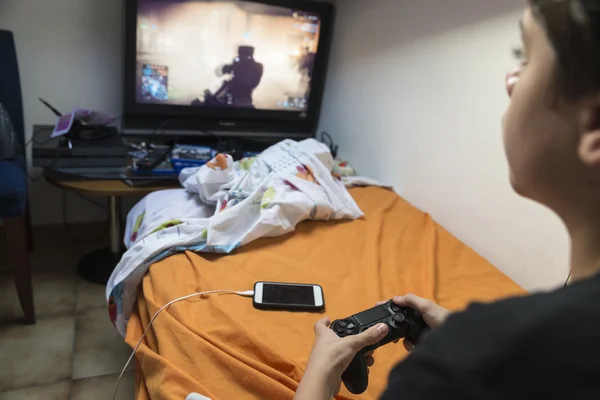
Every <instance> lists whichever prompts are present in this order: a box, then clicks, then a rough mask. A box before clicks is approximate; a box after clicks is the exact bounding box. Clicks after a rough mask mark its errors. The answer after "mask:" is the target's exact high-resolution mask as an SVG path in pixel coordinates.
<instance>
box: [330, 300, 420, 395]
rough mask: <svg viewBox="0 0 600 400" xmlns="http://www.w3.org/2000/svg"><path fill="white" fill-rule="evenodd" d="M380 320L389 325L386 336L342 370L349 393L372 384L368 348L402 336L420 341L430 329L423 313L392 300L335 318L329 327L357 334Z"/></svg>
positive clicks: (359, 392) (344, 333)
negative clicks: (347, 315) (366, 358)
mask: <svg viewBox="0 0 600 400" xmlns="http://www.w3.org/2000/svg"><path fill="white" fill-rule="evenodd" d="M380 323H384V324H386V325H387V326H388V334H387V335H386V337H385V338H383V340H381V341H380V342H379V343H376V344H374V345H372V346H368V347H365V348H364V349H362V350H361V351H359V352H358V353H357V354H356V356H355V357H354V359H352V362H351V363H350V366H349V367H348V369H346V371H344V373H343V374H342V381H344V385H345V386H346V388H347V389H348V391H350V393H353V394H361V393H363V392H364V391H365V390H367V387H368V386H369V375H368V373H369V371H368V369H367V362H366V360H365V354H366V353H367V352H369V351H373V350H375V349H377V348H378V347H381V346H383V345H386V344H388V343H390V342H393V341H396V340H398V339H402V338H407V339H409V340H410V341H411V342H413V343H414V344H415V345H417V344H418V343H419V339H420V338H421V335H422V334H423V332H425V331H426V330H427V329H429V327H428V326H427V324H426V323H425V321H424V320H423V317H422V316H421V313H419V312H418V311H417V310H414V309H412V308H408V307H400V306H399V305H397V304H395V303H394V302H393V301H391V300H390V301H388V302H387V303H385V304H382V305H379V306H377V307H374V308H371V309H370V310H367V311H363V312H361V313H358V314H355V315H353V316H351V317H348V318H345V319H339V320H336V321H333V323H332V324H331V326H330V329H332V330H333V331H334V332H335V333H336V334H337V335H338V336H339V337H342V338H343V337H346V336H352V335H358V334H360V333H361V332H364V331H366V330H367V329H369V328H371V327H373V326H375V325H377V324H380Z"/></svg>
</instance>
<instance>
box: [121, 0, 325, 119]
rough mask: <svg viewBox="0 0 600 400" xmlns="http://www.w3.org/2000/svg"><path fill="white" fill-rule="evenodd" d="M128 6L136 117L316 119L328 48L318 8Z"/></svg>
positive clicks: (177, 1)
mask: <svg viewBox="0 0 600 400" xmlns="http://www.w3.org/2000/svg"><path fill="white" fill-rule="evenodd" d="M133 1H134V2H135V3H136V4H135V5H136V7H135V75H134V76H135V89H134V90H135V98H134V103H135V107H132V109H135V110H137V112H138V113H144V111H148V112H150V111H152V113H153V114H156V111H159V110H164V113H165V115H167V114H170V115H173V114H177V115H186V116H198V117H200V116H202V117H208V118H211V117H213V118H220V119H222V118H224V117H228V118H229V119H230V120H232V121H233V120H235V119H236V118H242V119H243V118H250V119H254V120H256V119H261V118H262V119H265V120H268V119H269V118H275V119H278V120H281V119H294V118H295V119H310V118H311V117H312V118H313V119H314V116H315V114H316V116H318V108H319V107H320V101H321V91H322V86H323V83H324V68H323V64H324V61H326V60H325V56H326V55H324V54H322V53H325V52H326V50H327V49H326V46H324V41H323V40H321V39H322V37H321V36H322V35H324V34H325V33H324V32H323V23H324V18H325V17H326V16H325V15H323V14H324V12H322V11H321V10H320V7H312V5H311V7H301V8H297V7H294V5H306V4H307V3H306V2H302V1H294V0H280V1H272V0H271V1H270V0H267V1H248V0H133ZM329 16H330V15H329ZM324 47H325V48H324ZM319 61H320V62H319ZM319 64H321V65H319ZM130 67H131V66H129V68H130ZM319 74H320V76H318V75H319ZM131 89H133V87H131ZM158 106H170V107H168V109H169V110H170V112H169V111H168V110H167V107H164V108H158ZM311 110H312V113H311ZM261 112H262V113H261ZM268 112H270V113H268ZM286 115H287V117H286Z"/></svg>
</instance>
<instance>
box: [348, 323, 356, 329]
mask: <svg viewBox="0 0 600 400" xmlns="http://www.w3.org/2000/svg"><path fill="white" fill-rule="evenodd" d="M347 328H348V329H354V328H356V325H354V324H353V323H352V322H350V323H349V324H348V327H347Z"/></svg>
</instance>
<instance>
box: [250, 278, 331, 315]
mask: <svg viewBox="0 0 600 400" xmlns="http://www.w3.org/2000/svg"><path fill="white" fill-rule="evenodd" d="M252 303H253V304H254V307H256V308H258V309H260V310H287V311H308V312H321V311H323V310H324V309H325V299H324V297H323V288H322V287H321V286H319V285H311V284H301V283H281V282H256V283H255V284H254V299H253V301H252Z"/></svg>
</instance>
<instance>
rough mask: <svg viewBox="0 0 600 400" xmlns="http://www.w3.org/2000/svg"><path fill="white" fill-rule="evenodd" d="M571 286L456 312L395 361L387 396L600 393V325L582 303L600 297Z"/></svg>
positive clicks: (406, 398)
mask: <svg viewBox="0 0 600 400" xmlns="http://www.w3.org/2000/svg"><path fill="white" fill-rule="evenodd" d="M597 292H600V291H597ZM565 293H566V294H564V293H555V294H542V295H535V296H528V297H523V298H514V299H509V300H505V301H501V302H498V303H494V304H490V305H482V304H474V305H472V306H470V307H469V308H468V309H467V311H466V312H463V313H457V314H455V315H452V316H451V317H450V318H449V319H448V321H447V322H446V323H445V324H443V325H442V326H440V327H439V328H438V329H436V330H434V331H432V332H430V333H429V334H428V335H427V336H426V337H425V338H424V339H423V341H422V344H421V345H420V346H419V347H418V348H417V349H415V351H414V352H413V353H412V354H411V355H410V356H409V357H408V358H407V359H406V360H405V361H403V362H402V363H400V364H399V365H398V366H397V367H395V368H394V370H393V371H392V372H391V374H390V378H389V386H388V388H387V390H386V391H385V393H384V395H383V397H382V399H383V400H392V399H402V400H414V399H436V400H439V399H493V400H496V399H498V400H500V399H502V400H505V399H521V398H522V399H531V398H546V399H550V398H552V399H555V398H559V399H560V398H565V399H566V398H568V399H575V398H592V397H593V398H600V396H598V395H600V379H597V378H596V376H595V375H594V374H591V373H590V372H592V371H596V372H597V371H600V369H599V368H600V356H597V354H598V353H597V351H598V350H599V346H598V344H597V342H598V339H594V338H595V337H596V338H597V337H598V335H599V334H600V326H599V325H598V324H597V325H596V327H595V328H594V327H593V326H589V328H592V329H586V328H585V327H584V326H582V324H585V323H586V321H589V317H590V313H592V314H594V312H593V311H591V310H590V307H587V308H586V307H585V306H583V307H582V306H581V305H582V304H589V303H590V300H595V301H597V300H598V299H590V298H588V299H585V298H580V299H579V300H580V301H578V299H577V296H578V295H579V294H580V293H577V292H576V291H570V292H565ZM569 293H571V294H569ZM595 296H597V295H595ZM597 304H598V302H595V305H597ZM594 309H596V310H597V309H598V307H597V306H596V307H594ZM596 316H597V317H599V319H598V320H599V321H600V313H596ZM578 394H580V395H584V394H585V395H587V396H588V397H580V396H579V395H578ZM592 394H593V395H594V396H592V397H589V395H592Z"/></svg>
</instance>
